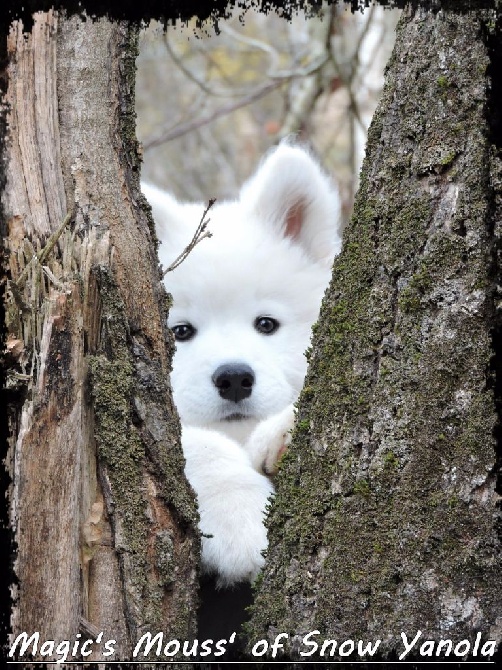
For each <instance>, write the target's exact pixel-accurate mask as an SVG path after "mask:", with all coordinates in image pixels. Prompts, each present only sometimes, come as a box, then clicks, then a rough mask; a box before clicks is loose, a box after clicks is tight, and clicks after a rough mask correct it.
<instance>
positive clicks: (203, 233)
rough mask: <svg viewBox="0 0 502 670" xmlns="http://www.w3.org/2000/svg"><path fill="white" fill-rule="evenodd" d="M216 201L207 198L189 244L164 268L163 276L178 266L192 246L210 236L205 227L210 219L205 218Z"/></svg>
mask: <svg viewBox="0 0 502 670" xmlns="http://www.w3.org/2000/svg"><path fill="white" fill-rule="evenodd" d="M215 202H216V199H215V198H211V200H209V203H208V205H207V207H206V209H205V210H204V213H203V214H202V218H201V220H200V222H199V225H198V226H197V230H196V231H195V234H194V236H193V237H192V239H191V241H190V242H189V244H188V245H187V246H186V247H185V249H183V251H182V252H181V254H180V255H179V256H178V257H177V258H176V259H175V260H174V261H173V262H172V263H171V265H170V266H169V267H168V268H167V270H164V272H163V273H162V277H165V276H166V274H167V273H168V272H172V271H173V270H174V269H176V268H177V267H178V265H181V263H183V261H184V260H185V258H186V257H187V256H188V254H189V253H190V252H191V251H192V250H193V248H194V247H195V246H196V245H197V244H199V242H201V241H202V240H203V239H204V238H206V237H212V233H210V232H209V231H208V230H206V228H207V224H208V223H209V222H210V221H211V219H207V221H206V214H207V213H208V212H209V210H210V209H211V207H212V206H213V205H214V203H215Z"/></svg>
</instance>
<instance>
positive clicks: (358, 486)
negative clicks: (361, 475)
mask: <svg viewBox="0 0 502 670" xmlns="http://www.w3.org/2000/svg"><path fill="white" fill-rule="evenodd" d="M354 493H355V494H356V495H361V496H364V497H367V496H369V494H370V485H369V483H368V481H367V480H366V479H360V480H359V481H357V482H356V483H355V484H354Z"/></svg>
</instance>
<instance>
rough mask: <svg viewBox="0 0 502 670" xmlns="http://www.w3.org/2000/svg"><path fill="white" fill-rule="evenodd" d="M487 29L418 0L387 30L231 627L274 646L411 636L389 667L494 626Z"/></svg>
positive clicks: (490, 28)
mask: <svg viewBox="0 0 502 670" xmlns="http://www.w3.org/2000/svg"><path fill="white" fill-rule="evenodd" d="M457 4H458V9H459V10H460V9H461V7H460V5H461V4H462V3H457ZM450 6H451V4H450ZM501 28H502V23H501V20H500V17H499V18H497V15H496V13H495V12H494V11H481V10H476V11H464V12H463V13H460V12H459V13H457V12H455V11H448V12H445V11H439V12H427V11H424V10H422V9H420V8H418V9H410V8H408V10H407V11H405V13H404V16H403V17H402V20H401V22H400V25H399V28H398V35H397V43H396V46H395V50H394V53H393V56H392V58H391V62H390V64H389V69H388V72H387V84H386V87H385V91H384V94H383V99H382V100H381V103H380V106H379V109H378V111H377V113H376V116H375V118H374V120H373V123H372V126H371V129H370V133H369V139H368V149H367V157H366V161H365V164H364V167H363V172H362V178H361V187H360V190H359V193H358V196H357V200H356V205H355V212H354V215H353V218H352V222H351V223H350V225H349V227H348V229H347V231H346V236H345V241H344V249H343V251H342V254H341V255H340V257H339V258H338V259H337V260H336V261H335V266H334V276H333V280H332V283H331V286H330V288H329V290H328V293H327V296H326V299H325V302H324V305H323V308H322V313H321V318H320V322H319V324H318V326H317V328H316V332H315V336H314V342H313V347H312V352H311V355H310V369H309V373H308V376H307V380H306V386H305V388H304V391H303V393H302V396H301V399H300V405H299V417H298V423H297V428H296V430H295V433H294V438H293V444H292V446H291V449H290V453H289V455H288V457H287V458H286V460H285V462H284V465H283V467H282V469H281V472H280V473H279V477H278V485H277V497H276V501H275V504H274V505H273V507H272V512H271V517H270V520H269V527H270V532H269V535H270V550H269V554H268V560H267V566H266V570H265V572H264V575H263V579H262V581H261V585H260V587H259V590H258V593H257V597H256V600H255V605H254V614H253V618H252V621H251V624H250V639H251V640H258V639H260V638H263V637H265V638H268V639H269V640H273V639H274V638H275V636H276V635H277V634H278V633H280V632H284V633H287V634H288V635H289V639H288V640H287V641H286V640H284V639H283V640H282V641H283V642H284V643H285V647H286V650H287V653H288V654H289V655H290V656H291V657H292V658H301V657H300V652H301V651H303V652H311V651H312V650H313V646H308V645H304V644H303V642H302V640H303V636H304V635H305V634H306V633H308V632H310V631H314V630H318V631H319V635H318V636H317V637H315V638H313V639H314V640H317V641H320V640H324V639H336V640H338V641H344V640H349V639H352V640H358V639H361V640H366V641H375V640H377V639H381V640H382V642H381V645H380V647H379V650H378V653H379V655H380V656H381V657H384V658H393V657H394V655H396V654H397V655H399V654H401V653H402V652H403V651H404V647H403V644H402V638H401V635H400V634H401V632H405V633H406V635H407V636H408V639H409V638H410V635H411V637H414V636H415V635H416V633H417V632H418V631H422V637H421V638H420V643H419V645H418V646H417V647H416V648H415V649H414V651H413V652H412V653H410V654H409V655H408V657H407V660H411V659H412V658H420V652H419V646H420V644H421V643H422V642H423V641H424V640H426V639H428V640H433V641H438V640H442V639H452V640H453V641H454V642H459V641H461V640H463V639H467V640H469V641H471V651H472V649H473V643H474V640H475V637H476V634H477V633H481V636H482V640H483V641H486V640H489V639H491V640H498V641H500V639H501V637H502V624H501V620H500V612H501V611H502V594H501V591H500V574H501V567H502V566H501V561H500V536H499V535H498V534H497V522H498V521H499V520H500V516H499V511H500V497H499V495H498V493H497V490H498V489H497V472H498V468H499V466H500V439H501V426H500V409H501V406H500V401H501V398H500V394H501V379H500V375H501V353H502V352H501V343H500V334H501V333H500V313H499V312H497V299H498V300H500V296H498V298H497V284H498V283H499V282H500V232H501V231H500V221H501V219H502V217H501V214H502V210H501V202H502V201H501V183H502V181H501V176H502V173H501V163H500V157H501V154H500V151H501V149H502V130H501V125H500V118H498V119H497V115H500V106H501V105H500V103H501V101H502V95H501V94H502V49H501V47H500V44H501V43H502V39H501V38H502V33H501ZM499 532H500V525H499ZM348 649H350V645H348V646H346V647H345V651H346V650H348ZM429 649H430V646H429ZM492 650H493V649H492ZM318 651H319V650H318ZM443 651H444V649H443ZM327 653H329V650H328V652H327ZM336 654H338V649H337V650H336V653H335V656H336ZM314 658H315V655H312V656H309V657H308V659H306V658H305V657H303V660H313V659H314ZM450 660H451V659H450Z"/></svg>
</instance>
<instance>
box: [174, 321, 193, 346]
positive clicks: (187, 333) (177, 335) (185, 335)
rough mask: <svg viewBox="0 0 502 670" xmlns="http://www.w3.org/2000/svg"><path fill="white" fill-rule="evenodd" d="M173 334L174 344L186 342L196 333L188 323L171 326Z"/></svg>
mask: <svg viewBox="0 0 502 670" xmlns="http://www.w3.org/2000/svg"><path fill="white" fill-rule="evenodd" d="M171 330H172V331H173V333H174V339H175V340H176V342H186V341H187V340H191V339H192V337H193V336H194V335H195V333H196V332H197V331H196V330H195V328H194V327H193V326H192V325H191V324H190V323H180V324H179V325H178V326H173V327H172V329H171Z"/></svg>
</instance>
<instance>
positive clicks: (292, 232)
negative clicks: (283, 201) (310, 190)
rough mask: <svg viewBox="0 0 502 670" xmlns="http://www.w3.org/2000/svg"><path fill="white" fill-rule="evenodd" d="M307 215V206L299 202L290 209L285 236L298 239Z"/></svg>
mask: <svg viewBox="0 0 502 670" xmlns="http://www.w3.org/2000/svg"><path fill="white" fill-rule="evenodd" d="M304 213H305V206H304V204H303V203H302V202H297V203H295V204H294V205H293V207H291V208H290V210H289V211H288V213H287V216H286V226H285V228H284V235H285V236H286V237H292V238H293V239H294V238H295V237H298V235H299V234H300V231H301V229H302V224H303V215H304Z"/></svg>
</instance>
